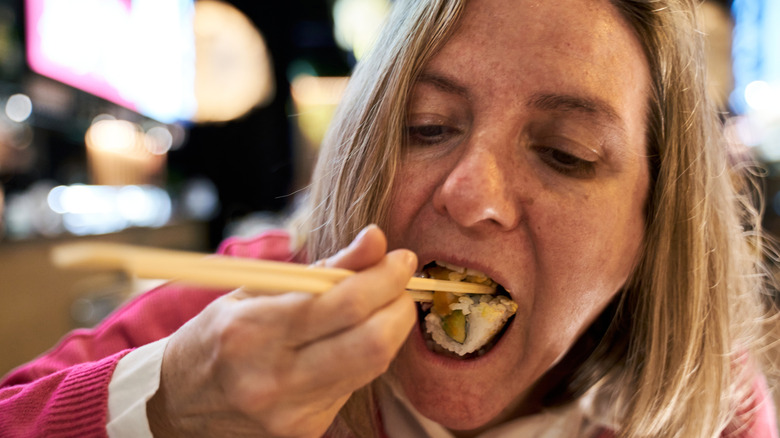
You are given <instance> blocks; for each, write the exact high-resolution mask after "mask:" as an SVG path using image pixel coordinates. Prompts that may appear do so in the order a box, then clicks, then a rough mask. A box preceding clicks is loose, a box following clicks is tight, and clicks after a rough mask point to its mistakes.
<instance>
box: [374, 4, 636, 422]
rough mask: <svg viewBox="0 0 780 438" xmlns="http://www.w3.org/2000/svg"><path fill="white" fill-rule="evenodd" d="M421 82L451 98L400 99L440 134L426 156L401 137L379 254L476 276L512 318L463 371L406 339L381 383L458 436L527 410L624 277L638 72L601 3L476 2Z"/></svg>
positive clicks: (630, 236)
mask: <svg viewBox="0 0 780 438" xmlns="http://www.w3.org/2000/svg"><path fill="white" fill-rule="evenodd" d="M424 73H426V74H430V75H431V76H435V77H444V78H447V80H448V81H452V82H454V83H456V84H457V85H458V86H459V87H460V88H461V89H462V90H463V91H464V92H463V93H460V94H458V93H453V92H451V91H447V90H444V89H442V87H439V86H437V85H435V84H432V83H430V82H420V83H418V84H417V85H416V87H415V89H414V91H413V94H412V97H411V101H410V104H409V113H410V115H409V117H410V120H409V125H410V126H420V125H426V124H431V125H441V126H445V127H446V128H447V129H445V130H443V131H442V132H444V134H442V135H440V136H437V137H435V140H436V141H435V142H432V141H431V139H432V138H433V137H434V136H432V135H429V134H428V133H427V131H421V132H422V134H419V135H418V134H415V135H412V136H411V137H412V141H411V142H410V143H411V144H410V145H408V150H407V153H406V155H405V158H404V159H403V161H402V163H401V166H400V168H399V169H398V173H397V178H396V184H395V186H394V188H393V191H394V192H393V193H394V196H393V204H392V207H391V211H390V217H389V223H390V226H389V227H388V230H387V232H388V240H389V244H390V246H391V247H393V248H401V247H403V248H409V249H411V250H413V251H415V252H416V253H417V255H418V257H419V259H420V263H421V264H422V263H427V262H429V261H431V260H444V261H449V262H451V263H455V264H457V265H461V266H467V267H471V268H474V269H479V270H482V271H484V272H486V273H487V274H488V275H490V276H491V277H493V278H494V279H496V280H497V281H498V282H500V283H501V284H502V285H503V286H505V287H506V288H507V289H508V290H510V291H511V293H512V298H513V299H514V300H515V301H516V302H517V303H518V305H519V308H518V311H517V315H516V317H515V319H514V321H513V323H512V324H511V325H510V326H509V328H508V330H507V332H506V334H505V335H504V337H503V338H502V339H501V341H500V342H499V344H498V345H497V346H496V347H495V348H494V349H493V350H492V351H491V352H490V353H489V354H488V355H486V356H485V357H483V358H480V359H479V360H474V361H454V360H450V359H444V358H442V357H439V356H436V355H433V354H432V353H430V352H429V351H427V349H426V348H425V347H424V345H423V342H422V337H421V335H420V334H419V333H415V332H413V333H412V335H411V336H410V337H409V339H408V340H407V342H406V344H405V345H404V347H403V348H402V350H401V353H400V354H399V356H398V357H397V359H396V361H395V362H394V364H393V366H392V368H391V370H392V373H393V374H394V376H395V377H396V378H397V381H398V382H399V384H400V386H401V387H402V388H403V390H404V392H405V394H406V396H407V397H408V398H409V400H410V401H411V402H412V403H413V404H414V406H415V407H416V408H417V409H418V410H419V411H420V412H421V413H422V414H423V415H425V416H427V417H429V418H431V419H433V420H435V421H437V422H440V423H441V424H443V425H444V426H446V427H448V428H451V429H453V430H470V429H476V428H480V427H483V426H485V425H489V424H495V423H499V422H502V421H505V420H507V419H509V418H512V417H514V416H516V415H517V412H519V411H521V410H523V409H524V407H526V406H527V405H529V404H531V403H532V402H533V401H532V400H528V399H527V398H526V394H527V391H528V390H529V388H531V386H532V385H533V384H534V383H535V382H536V381H538V379H539V378H540V377H541V376H542V375H544V373H545V372H546V371H548V370H549V369H550V367H551V366H552V365H554V364H555V362H556V361H557V360H559V359H560V357H561V356H562V355H563V354H564V353H565V352H566V351H567V349H568V348H569V347H570V346H571V345H572V343H573V342H574V341H575V340H576V338H577V336H579V335H580V334H581V333H582V332H583V331H584V330H585V328H586V327H587V326H588V325H589V324H590V323H591V322H592V321H593V320H594V319H595V317H596V316H597V315H598V314H599V312H601V311H602V310H603V309H604V307H605V306H606V304H607V303H608V302H609V301H610V300H611V298H612V297H614V296H615V294H616V293H617V292H618V291H619V290H620V288H621V287H622V285H623V284H624V283H625V281H626V279H627V277H628V276H629V274H630V272H631V269H633V266H634V264H635V261H636V259H637V256H638V252H639V250H640V248H641V242H642V239H643V233H644V231H643V230H644V225H645V223H644V207H645V203H646V199H647V193H648V190H649V176H648V164H647V159H646V156H645V153H644V151H645V148H646V145H645V120H644V114H645V106H646V102H647V96H648V90H649V79H648V67H647V63H646V60H645V59H644V58H643V56H642V50H641V48H640V45H639V42H638V41H637V40H636V38H635V37H634V36H633V34H632V32H631V31H630V29H629V28H628V25H627V24H626V23H624V21H623V20H622V18H621V17H620V16H619V14H618V12H617V11H616V10H614V9H613V8H612V6H611V5H610V4H609V2H608V1H606V0H602V1H593V0H560V1H555V2H538V3H536V2H531V1H529V0H480V1H473V2H471V3H469V5H468V6H467V9H466V12H465V16H464V18H463V21H462V23H461V26H460V27H459V28H458V31H457V32H456V34H455V35H454V36H453V37H452V39H451V40H450V41H449V42H448V43H447V44H446V45H445V46H444V48H443V49H442V50H441V52H439V53H438V54H437V55H436V56H435V57H434V58H433V59H432V60H431V61H430V63H429V64H428V65H427V66H426V68H425V69H424ZM546 94H561V95H566V96H587V97H590V98H593V100H594V101H598V102H600V103H602V104H604V105H603V106H604V107H608V108H609V109H610V111H607V112H609V114H610V115H609V116H605V113H607V112H605V111H601V110H600V109H598V108H597V110H596V111H591V109H583V108H580V107H578V106H577V105H569V104H561V103H560V102H561V101H562V99H557V100H556V99H552V100H550V102H553V103H552V104H550V103H545V102H547V101H543V100H537V103H529V102H534V96H538V95H546ZM539 101H541V102H542V103H538V102H539ZM572 108H574V109H572ZM599 108H601V107H599ZM410 132H412V131H410ZM437 132H438V131H437ZM418 139H421V140H419V141H418ZM559 150H562V151H563V152H564V154H561V153H559ZM571 156H574V157H575V158H577V159H578V160H579V161H577V160H572V159H571ZM583 160H585V161H587V163H590V164H587V163H586V164H583V162H582V161H583Z"/></svg>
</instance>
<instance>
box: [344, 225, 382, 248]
mask: <svg viewBox="0 0 780 438" xmlns="http://www.w3.org/2000/svg"><path fill="white" fill-rule="evenodd" d="M373 228H376V225H374V224H371V225H367V226H365V227H364V228H363V229H362V230H360V232H359V233H358V235H357V236H355V238H354V239H352V243H350V244H349V246H353V245H357V244H358V243H359V242H360V241H361V240H363V238H364V237H365V236H366V234H368V231H369V230H371V229H373Z"/></svg>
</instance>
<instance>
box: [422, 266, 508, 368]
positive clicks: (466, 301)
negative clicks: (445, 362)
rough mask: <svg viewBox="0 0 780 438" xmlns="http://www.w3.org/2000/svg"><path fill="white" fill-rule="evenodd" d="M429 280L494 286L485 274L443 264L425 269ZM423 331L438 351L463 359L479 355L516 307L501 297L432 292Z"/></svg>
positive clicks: (424, 272)
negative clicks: (441, 350)
mask: <svg viewBox="0 0 780 438" xmlns="http://www.w3.org/2000/svg"><path fill="white" fill-rule="evenodd" d="M423 275H424V276H426V277H430V278H436V279H440V280H450V281H468V282H472V283H480V284H487V285H491V286H494V287H495V286H496V284H495V282H493V280H491V279H490V278H488V277H487V276H486V275H485V274H483V273H481V272H479V271H475V270H471V269H466V268H461V267H457V266H453V265H449V264H446V263H441V262H436V265H435V266H429V267H426V269H425V270H424V271H423ZM423 310H427V311H429V313H428V314H427V315H425V319H424V320H425V329H426V331H427V332H428V333H429V334H430V335H431V337H432V339H433V341H434V342H435V343H436V344H437V345H438V346H439V347H441V348H443V349H445V350H447V351H450V352H452V353H455V354H457V355H459V356H465V355H467V354H470V353H475V352H479V351H480V349H481V348H482V347H484V346H485V345H486V344H488V342H490V340H491V339H493V337H494V336H495V335H496V334H497V333H499V332H500V331H501V329H502V328H503V327H504V324H506V322H507V321H508V320H509V318H511V317H512V315H514V314H515V312H516V311H517V303H515V302H514V301H512V300H511V299H510V298H509V297H507V296H504V295H471V294H454V293H450V292H441V291H434V295H433V303H432V304H431V305H430V307H428V306H426V308H425V309H423Z"/></svg>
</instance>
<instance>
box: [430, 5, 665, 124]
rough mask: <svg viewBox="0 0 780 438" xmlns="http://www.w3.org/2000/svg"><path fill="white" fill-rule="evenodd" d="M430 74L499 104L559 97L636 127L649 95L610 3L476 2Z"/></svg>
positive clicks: (638, 54) (634, 49) (641, 61)
mask: <svg viewBox="0 0 780 438" xmlns="http://www.w3.org/2000/svg"><path fill="white" fill-rule="evenodd" d="M425 71H426V72H427V73H430V74H432V75H438V74H443V75H445V76H454V77H455V79H457V81H458V82H459V83H461V84H462V85H463V86H464V88H465V89H467V90H468V92H469V93H471V97H477V96H475V94H476V93H483V94H485V96H484V97H485V98H486V99H488V100H490V101H492V102H494V103H497V102H499V101H501V102H503V103H504V104H512V102H514V103H516V104H520V102H523V101H525V102H527V101H529V100H532V96H534V95H540V94H541V95H545V94H557V93H562V94H565V95H571V96H582V97H587V98H594V99H595V100H597V101H604V102H606V103H608V104H609V105H610V106H612V107H613V108H614V110H615V112H616V113H617V114H620V115H622V116H624V117H627V118H628V119H631V118H632V117H638V119H637V120H640V119H641V120H643V117H641V116H640V115H638V114H636V113H640V114H641V115H643V113H644V111H638V109H639V108H644V106H645V103H646V96H647V94H648V89H649V73H648V66H647V62H646V60H645V57H644V54H643V51H642V47H641V45H640V43H639V40H638V39H637V38H636V36H635V35H634V33H633V31H632V29H631V28H630V26H629V25H628V23H627V22H626V21H625V19H624V18H623V17H622V16H621V15H620V13H619V12H618V11H617V9H616V8H615V7H614V6H612V5H611V4H610V2H609V1H608V0H555V1H540V0H472V1H470V2H469V3H468V4H467V5H466V9H465V11H464V15H463V17H462V18H461V21H460V23H459V24H458V27H457V29H456V30H455V33H454V34H453V36H452V38H451V39H450V40H449V41H448V42H447V43H446V44H445V45H444V47H443V48H442V49H441V51H440V52H439V53H438V54H437V55H436V56H434V57H433V59H431V61H430V62H429V64H428V65H427V66H426V69H425ZM627 122H631V120H627Z"/></svg>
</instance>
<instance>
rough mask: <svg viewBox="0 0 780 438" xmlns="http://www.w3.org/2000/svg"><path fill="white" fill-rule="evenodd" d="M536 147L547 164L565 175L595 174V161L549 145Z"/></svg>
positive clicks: (583, 175)
mask: <svg viewBox="0 0 780 438" xmlns="http://www.w3.org/2000/svg"><path fill="white" fill-rule="evenodd" d="M535 149H536V152H537V154H539V157H540V158H541V159H542V161H543V162H544V163H545V164H547V165H548V166H550V167H551V168H553V170H556V171H558V172H560V173H562V174H564V175H568V176H573V177H577V178H590V177H592V176H593V175H594V174H595V171H596V162H595V161H588V160H585V159H582V158H580V157H578V156H576V155H573V154H570V153H568V152H564V151H562V150H560V149H556V148H553V147H549V146H538V147H536V148H535Z"/></svg>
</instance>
